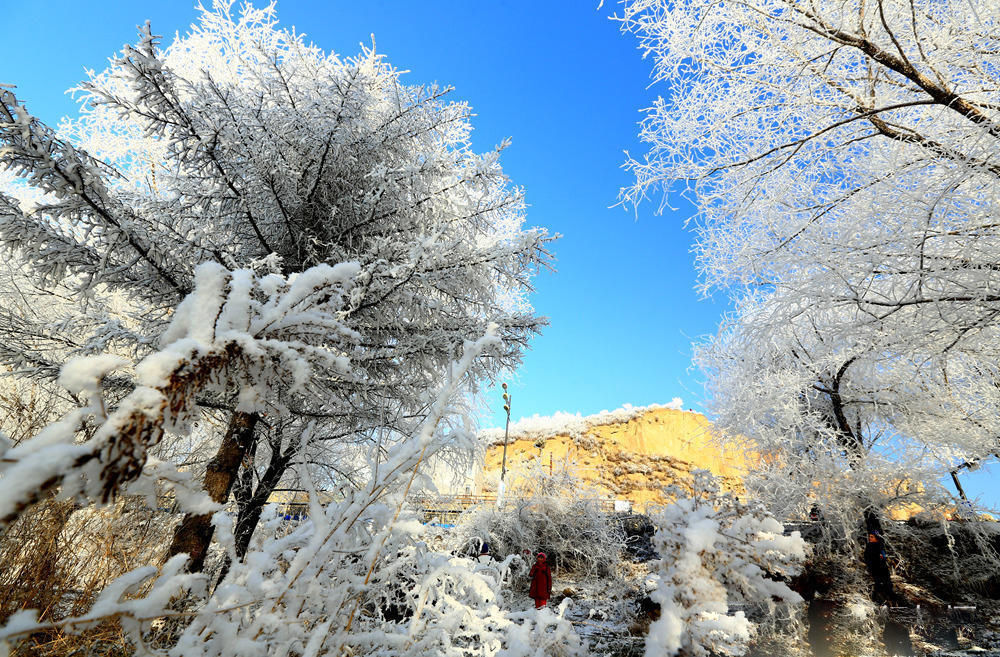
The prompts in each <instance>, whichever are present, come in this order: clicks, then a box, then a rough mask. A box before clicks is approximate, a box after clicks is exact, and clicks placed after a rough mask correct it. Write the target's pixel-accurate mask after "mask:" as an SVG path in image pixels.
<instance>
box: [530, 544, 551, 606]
mask: <svg viewBox="0 0 1000 657" xmlns="http://www.w3.org/2000/svg"><path fill="white" fill-rule="evenodd" d="M528 577H530V578H531V588H529V589H528V596H529V597H531V599H532V600H534V601H535V609H541V608H542V607H544V606H545V604H546V603H547V602H548V601H549V597H550V596H551V595H552V572H551V571H550V570H549V564H548V562H546V561H545V553H544V552H539V553H538V558H537V559H535V565H534V566H532V567H531V572H529V573H528Z"/></svg>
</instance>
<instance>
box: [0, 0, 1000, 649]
mask: <svg viewBox="0 0 1000 657" xmlns="http://www.w3.org/2000/svg"><path fill="white" fill-rule="evenodd" d="M617 10H618V11H619V14H620V15H619V16H617V17H616V18H617V20H619V21H620V25H621V27H622V29H623V30H624V31H626V32H629V33H632V34H634V35H635V36H636V37H637V38H638V39H639V43H640V46H641V48H642V49H643V50H644V51H645V52H646V54H647V55H649V56H650V57H651V61H652V62H653V65H654V80H655V82H656V83H659V84H661V85H663V86H664V87H665V88H666V92H665V96H664V98H661V99H660V100H659V101H657V103H656V104H655V105H654V106H653V107H652V108H651V109H649V110H648V111H649V114H648V116H647V119H646V121H645V122H644V123H643V126H642V134H641V137H642V138H643V139H644V140H645V141H646V142H647V143H648V144H649V146H650V152H649V154H648V156H647V157H645V158H643V159H642V160H630V161H629V162H628V164H627V166H628V168H629V169H630V170H631V171H633V172H634V173H635V175H636V184H635V186H634V187H632V188H630V189H626V190H624V191H623V196H622V200H623V202H624V203H625V204H635V203H638V202H639V201H640V200H642V199H643V198H645V197H647V196H648V195H650V194H651V193H655V192H660V191H662V192H672V190H673V189H674V187H675V186H677V185H679V184H681V185H684V186H686V187H687V188H688V191H690V193H691V195H692V198H693V199H694V201H695V202H696V204H697V207H698V214H697V216H696V217H695V219H694V222H695V226H696V230H697V234H698V243H697V245H696V251H697V258H698V263H699V266H700V267H701V273H702V280H701V285H702V287H703V289H704V290H705V291H711V290H724V291H725V292H726V293H727V294H731V295H732V296H733V298H734V299H735V310H734V312H733V314H732V315H731V316H728V317H727V318H726V320H725V322H724V323H723V325H722V327H721V330H720V332H719V333H718V335H716V336H715V337H712V338H708V339H706V340H705V341H703V342H702V343H700V344H699V345H698V346H697V349H696V361H697V363H698V364H699V365H700V366H702V368H703V369H704V372H705V373H706V377H707V381H708V389H709V392H710V393H711V400H710V401H711V403H712V405H713V409H712V410H713V414H714V416H715V417H716V418H717V424H718V427H719V429H720V430H721V431H722V432H727V433H729V435H739V436H743V437H745V438H746V439H747V440H751V441H753V442H754V443H755V446H756V447H755V448H756V449H758V450H759V453H760V454H762V455H763V458H762V462H761V465H760V467H759V468H758V469H757V470H756V471H755V472H753V473H751V475H750V476H749V477H748V478H747V480H746V482H745V490H743V491H738V492H739V494H736V493H734V492H728V493H727V492H724V491H721V490H720V489H719V486H718V484H717V482H715V481H714V480H713V479H712V478H711V477H710V476H708V475H707V474H705V473H701V472H699V473H698V474H696V476H695V477H694V478H693V480H692V481H691V482H690V486H682V487H675V488H673V489H671V490H669V491H668V493H669V495H670V497H671V500H672V502H671V503H670V504H667V505H665V506H663V507H662V508H659V509H654V510H651V511H650V515H649V516H648V517H645V516H623V515H613V514H608V513H604V512H602V511H601V510H600V509H599V508H597V506H596V505H594V504H593V503H592V502H588V501H587V495H586V493H585V491H582V490H581V488H580V483H579V481H578V480H575V479H574V478H573V477H571V476H569V475H567V474H566V473H562V474H559V475H555V474H552V473H551V472H550V473H549V474H546V473H544V472H538V473H536V475H535V476H533V477H529V478H527V479H525V481H524V482H522V484H521V485H522V486H524V488H523V489H522V490H510V491H507V495H506V497H505V498H504V500H502V502H501V503H500V504H499V505H496V506H488V507H485V506H480V507H474V508H473V509H471V510H469V511H467V512H466V513H464V514H463V515H462V516H460V517H459V519H458V520H457V521H456V522H455V523H445V524H449V525H451V524H453V525H454V526H450V527H442V526H440V525H441V524H442V523H436V524H435V523H432V522H430V521H431V520H433V518H432V517H430V515H431V513H430V511H429V510H428V509H426V508H421V507H420V506H418V505H414V504H412V503H411V502H412V500H414V499H429V496H431V495H432V494H433V492H434V491H433V490H432V477H431V476H430V475H429V474H428V472H429V471H431V470H432V469H440V468H441V467H445V468H448V467H453V468H457V469H463V468H465V469H467V468H468V467H469V464H470V463H471V462H473V460H474V459H475V458H477V457H478V456H481V450H482V447H483V443H484V442H485V443H488V442H491V441H495V440H497V439H498V438H499V434H496V433H492V434H487V435H486V436H485V437H484V438H485V440H483V441H482V442H481V441H480V440H478V439H477V434H476V427H475V423H474V422H473V420H472V419H471V418H472V416H473V415H474V413H473V411H474V406H473V401H472V400H474V399H475V396H476V394H477V393H478V391H479V390H480V388H481V386H482V385H484V383H487V382H492V381H495V380H497V379H498V378H500V377H501V376H503V375H505V374H507V373H509V372H511V371H512V370H514V369H515V368H516V367H517V365H518V364H519V363H520V359H521V356H522V353H523V350H524V349H525V347H526V345H527V343H528V341H529V340H530V339H531V338H532V337H533V336H534V335H536V334H537V333H539V332H540V331H541V329H542V328H543V326H544V325H545V320H544V319H543V318H541V317H539V316H538V315H536V314H535V311H534V309H533V308H532V306H531V304H530V302H529V299H528V294H529V292H530V291H531V289H532V282H533V277H534V276H535V275H536V274H537V273H538V272H539V271H540V270H544V269H546V268H548V267H549V266H550V264H551V256H550V253H549V251H548V249H549V245H550V242H551V240H552V239H553V238H551V237H550V236H549V235H547V234H546V232H545V231H544V230H542V229H538V228H528V227H526V226H525V219H526V217H525V203H524V197H523V193H522V191H521V190H520V189H519V188H518V187H516V186H515V185H514V184H513V183H512V182H511V181H509V180H508V179H507V177H506V176H505V175H504V173H503V170H502V168H501V166H500V156H501V154H502V151H503V149H504V148H505V146H506V144H501V145H499V146H498V147H497V148H496V149H494V150H493V151H490V152H487V153H484V154H478V153H475V152H473V151H472V149H471V146H470V143H469V134H470V131H471V129H472V126H471V122H470V121H471V117H472V112H471V109H470V108H469V107H468V106H467V105H466V104H465V103H463V102H460V101H456V100H452V99H451V96H450V94H451V90H450V89H448V88H444V87H438V86H429V87H419V86H409V85H405V84H403V83H402V82H401V81H400V77H399V73H398V72H397V70H396V69H394V68H393V67H392V66H390V65H389V63H388V62H386V61H385V59H384V58H383V57H382V56H381V55H379V54H377V53H376V52H374V50H368V49H364V50H362V52H361V53H360V54H358V55H357V56H354V57H341V56H339V55H336V54H328V53H325V52H323V51H321V50H320V49H318V48H317V47H315V46H313V45H310V44H308V43H306V42H305V41H304V40H303V39H302V38H301V37H299V36H297V35H296V34H294V33H292V32H288V31H285V30H283V29H279V28H278V26H277V19H276V15H275V9H274V7H273V6H268V7H265V8H262V9H259V8H254V7H252V6H249V5H246V6H242V7H240V8H238V9H237V8H236V7H234V6H233V5H232V4H231V3H227V2H216V3H215V4H214V5H213V6H212V8H210V9H203V10H202V12H201V16H200V19H199V21H198V23H197V24H196V25H195V26H193V27H192V29H191V31H190V32H189V33H188V34H185V35H179V36H178V37H177V38H176V39H175V40H174V41H173V42H171V43H169V44H166V45H164V44H163V42H162V40H161V38H160V37H158V36H156V35H155V33H154V32H153V30H152V27H150V26H149V25H146V27H145V28H143V29H142V30H141V31H140V34H139V40H138V42H137V43H136V44H135V45H134V46H126V47H125V48H124V49H123V50H122V51H121V53H120V55H118V56H117V57H116V58H114V59H113V60H112V62H111V63H110V65H109V67H108V68H107V69H106V70H104V71H100V72H94V73H92V74H90V76H89V78H88V80H86V81H85V82H83V83H82V84H81V86H80V88H79V89H77V92H78V94H79V98H80V99H81V110H80V114H79V115H78V116H77V117H75V118H72V119H68V120H66V121H65V122H64V123H63V124H62V125H60V126H58V127H57V128H52V127H50V126H47V125H45V124H44V123H43V122H41V121H40V120H38V119H37V118H36V117H34V116H32V115H31V113H30V112H29V110H28V104H29V103H30V99H28V100H25V99H22V98H19V97H18V96H17V95H16V94H15V92H14V91H13V89H12V88H10V87H6V86H3V87H0V250H2V252H3V255H4V258H3V261H2V263H0V300H2V309H0V366H2V368H3V373H4V374H5V376H4V377H3V379H2V380H0V406H2V410H3V415H2V429H3V433H0V590H2V594H0V655H7V654H15V655H51V656H56V655H71V654H72V655H76V654H96V655H126V654H143V655H161V656H168V655H169V656H174V657H223V656H233V657H236V656H240V657H244V656H253V655H261V656H263V655H284V656H288V657H316V656H319V655H331V656H333V655H336V656H337V657H341V656H350V655H381V656H385V657H389V656H400V657H402V656H404V655H412V656H418V655H420V656H423V655H431V656H438V655H439V656H442V657H444V656H455V657H459V656H461V657H465V656H469V657H472V656H492V657H529V656H532V657H534V656H539V657H540V656H543V655H556V656H565V657H570V656H581V657H582V656H584V655H608V656H609V657H610V656H618V657H621V656H624V655H645V656H647V657H659V656H661V655H669V656H677V657H709V656H719V655H733V656H735V655H747V654H754V655H774V654H781V655H802V656H804V655H808V654H813V655H817V656H819V655H825V654H856V655H865V656H868V655H870V656H871V657H881V656H883V655H886V654H916V653H917V652H920V653H924V654H947V651H952V654H954V652H955V651H975V650H977V649H978V650H979V651H981V652H982V651H989V650H993V651H994V654H997V646H998V645H1000V641H998V640H997V638H998V637H1000V613H998V612H1000V608H998V606H997V605H996V604H995V603H994V600H995V599H998V598H1000V575H998V572H1000V570H998V566H1000V558H998V553H1000V531H998V529H997V525H996V523H995V522H993V521H992V520H990V519H988V518H987V517H986V516H984V515H982V512H981V510H979V509H976V508H974V506H973V505H971V504H969V503H968V501H967V500H964V499H962V495H961V492H960V491H959V494H957V495H956V494H953V493H951V492H950V490H949V489H948V488H947V486H946V485H945V484H943V483H942V482H943V481H952V479H950V478H948V477H951V476H952V475H954V476H955V477H956V479H954V480H955V481H957V477H958V475H959V474H960V473H961V472H962V471H964V470H965V469H968V468H974V467H976V465H977V464H979V463H981V462H983V461H984V460H985V459H989V458H992V457H994V456H995V455H996V453H997V445H996V436H997V435H1000V425H998V421H1000V420H998V418H1000V413H998V412H997V410H998V409H1000V385H998V382H1000V369H998V363H1000V353H998V351H997V345H998V344H1000V340H998V339H997V338H998V335H997V326H998V324H997V322H996V317H997V316H998V315H1000V297H998V296H997V293H996V290H997V289H998V288H1000V281H998V279H997V272H998V271H1000V266H998V264H997V262H996V258H995V254H996V253H997V252H998V250H1000V249H998V246H1000V242H998V240H1000V233H998V232H997V230H998V229H997V226H998V225H1000V224H998V222H997V221H996V214H997V208H996V207H995V206H996V198H995V190H996V189H997V178H998V176H1000V169H998V167H997V165H996V164H995V163H994V162H993V153H994V151H995V149H996V143H995V142H996V140H997V139H1000V109H998V108H1000V102H998V101H997V99H996V88H997V86H996V85H997V80H996V77H997V70H998V69H1000V66H998V65H1000V60H998V53H1000V35H998V22H1000V9H998V6H997V5H996V4H995V3H993V2H989V1H987V0H968V1H965V0H963V1H962V2H957V1H956V2H940V1H938V0H906V1H904V0H877V1H875V2H870V1H866V0H804V1H800V0H747V1H744V2H728V1H723V2H717V1H716V0H676V1H675V0H627V1H626V2H623V3H621V5H620V6H619V7H617ZM961 35H966V36H967V38H963V37H962V36H961ZM663 202H664V203H666V202H667V201H666V196H664V200H663ZM666 407H667V408H673V409H677V410H680V409H681V401H680V400H679V399H675V400H674V401H672V402H671V403H670V404H668V405H667V406H666ZM644 410H646V409H643V408H633V407H625V408H622V409H619V410H616V411H613V412H610V413H609V412H605V413H601V414H599V415H596V416H590V417H581V416H579V415H568V414H562V415H557V416H555V417H553V418H548V419H544V420H543V419H540V418H529V419H527V420H523V421H521V422H518V423H516V424H515V425H514V426H513V427H512V430H513V433H514V435H515V436H534V435H542V434H548V433H556V432H561V433H568V434H570V435H575V434H583V433H585V432H586V430H587V429H588V427H592V426H594V425H598V424H606V423H609V422H623V421H627V420H628V419H630V418H632V417H634V416H635V415H637V414H639V413H641V412H643V411H644ZM442 464H444V465H443V466H442ZM636 467H637V468H639V469H638V470H637V471H641V464H640V465H638V466H636ZM946 478H948V479H946ZM289 489H291V490H294V491H297V492H299V493H301V496H300V497H299V498H297V499H296V500H293V501H294V502H295V508H294V510H293V509H292V507H291V506H289V505H284V506H278V505H274V504H268V500H269V499H272V498H273V496H274V495H275V494H276V493H282V492H288V490H289ZM418 493H419V497H418V495H417V494H418ZM902 518H907V520H906V521H905V522H904V521H902V520H901V519H902ZM485 545H488V546H490V549H489V552H488V554H486V555H484V554H482V553H483V552H484V550H483V547H484V546H485ZM526 551H527V553H526ZM537 551H544V552H547V553H548V554H549V555H550V556H551V560H552V565H553V569H554V575H555V579H556V584H555V586H554V588H553V592H552V599H551V601H550V603H549V605H548V607H545V608H542V609H537V610H536V609H534V608H533V607H532V605H531V603H530V602H528V600H527V597H526V595H525V591H526V588H527V583H526V573H527V572H528V571H527V568H528V566H529V565H530V564H529V563H527V561H528V560H530V558H531V555H532V554H533V553H535V552H537ZM984 646H985V647H984Z"/></svg>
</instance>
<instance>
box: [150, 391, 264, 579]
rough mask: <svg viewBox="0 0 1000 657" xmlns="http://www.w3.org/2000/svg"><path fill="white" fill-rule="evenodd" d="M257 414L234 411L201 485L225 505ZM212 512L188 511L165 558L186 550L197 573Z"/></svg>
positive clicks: (209, 540)
mask: <svg viewBox="0 0 1000 657" xmlns="http://www.w3.org/2000/svg"><path fill="white" fill-rule="evenodd" d="M259 420H260V416H258V415H257V414H256V413H245V412H242V411H236V412H235V413H233V416H232V418H231V419H230V420H229V428H228V429H227V430H226V435H225V436H223V438H222V444H221V445H219V451H218V452H216V454H215V456H214V457H213V458H212V460H211V461H209V462H208V468H207V469H206V470H205V479H204V488H205V492H206V493H208V495H209V497H211V498H212V500H213V501H215V502H218V503H220V504H225V503H226V502H227V501H228V500H229V494H230V492H231V491H232V489H233V484H234V483H235V482H236V475H237V474H238V472H239V469H240V466H241V465H242V464H243V459H244V457H245V456H246V455H247V454H248V453H249V452H250V449H251V447H252V445H253V440H254V429H255V428H256V427H257V422H258V421H259ZM214 531H215V528H214V527H213V526H212V514H210V513H202V514H192V513H187V514H185V515H184V518H183V519H182V520H181V523H180V524H179V525H178V526H177V528H176V529H174V537H173V540H172V541H171V543H170V548H169V549H168V550H167V555H166V557H165V558H164V560H166V559H169V558H170V557H172V556H174V555H176V554H180V553H182V552H185V553H187V554H188V555H189V556H190V557H191V561H190V563H189V564H188V570H190V571H191V572H199V571H201V570H202V568H204V566H205V555H206V554H207V553H208V547H209V545H211V543H212V534H213V533H214Z"/></svg>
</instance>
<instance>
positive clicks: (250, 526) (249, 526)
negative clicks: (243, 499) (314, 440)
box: [236, 445, 295, 559]
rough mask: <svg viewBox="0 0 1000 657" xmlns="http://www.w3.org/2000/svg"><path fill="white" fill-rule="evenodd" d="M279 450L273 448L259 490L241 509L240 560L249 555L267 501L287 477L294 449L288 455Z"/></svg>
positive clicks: (237, 532) (238, 545) (238, 553)
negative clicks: (251, 541) (251, 542)
mask: <svg viewBox="0 0 1000 657" xmlns="http://www.w3.org/2000/svg"><path fill="white" fill-rule="evenodd" d="M279 448H280V445H276V446H274V447H273V450H272V452H271V462H270V463H269V464H268V466H267V470H265V471H264V474H263V475H261V478H260V482H259V483H258V484H257V489H256V490H255V491H254V492H253V496H252V497H250V498H249V499H248V500H247V503H246V504H245V505H242V506H241V507H240V510H239V515H238V516H237V518H236V556H237V557H238V558H239V559H242V558H243V556H244V555H245V554H246V553H247V549H248V548H249V547H250V539H251V538H252V537H253V532H254V530H255V529H256V528H257V523H258V522H260V515H261V513H262V512H263V510H264V505H265V504H267V500H268V498H269V497H271V493H273V492H274V489H275V488H277V487H278V483H279V482H280V481H281V478H282V477H283V476H284V475H285V470H287V469H288V464H289V462H291V460H292V456H293V455H294V453H295V450H294V449H289V450H288V452H287V453H285V454H282V453H281V451H280V449H279Z"/></svg>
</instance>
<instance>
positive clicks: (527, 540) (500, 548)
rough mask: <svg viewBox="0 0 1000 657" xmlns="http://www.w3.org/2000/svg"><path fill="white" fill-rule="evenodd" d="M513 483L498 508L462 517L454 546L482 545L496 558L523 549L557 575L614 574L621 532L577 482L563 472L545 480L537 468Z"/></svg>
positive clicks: (621, 544) (621, 543) (481, 509)
mask: <svg viewBox="0 0 1000 657" xmlns="http://www.w3.org/2000/svg"><path fill="white" fill-rule="evenodd" d="M514 481H515V483H514V485H512V486H511V487H510V488H509V489H507V490H506V492H505V495H504V498H503V500H502V501H501V503H500V504H499V505H498V506H492V505H491V506H478V507H473V508H472V509H470V510H469V511H467V512H466V513H465V514H463V516H462V517H461V518H460V519H459V522H458V527H457V528H456V531H455V534H454V537H455V538H454V539H453V540H454V541H455V546H454V547H456V548H458V549H461V548H463V547H465V546H468V545H478V543H479V542H480V541H486V542H488V543H489V544H490V551H491V553H492V554H493V555H494V556H495V557H496V558H498V559H503V558H505V557H506V556H508V555H520V554H521V552H522V551H523V550H529V551H531V552H532V554H535V553H538V552H545V553H546V554H547V555H548V558H549V563H551V564H552V565H553V566H554V568H555V570H556V572H557V573H558V572H561V571H567V572H573V573H575V574H578V575H580V576H585V577H587V576H601V577H607V576H614V575H615V574H616V572H617V567H618V564H619V562H620V561H621V554H622V550H623V549H624V548H625V533H624V531H623V530H622V528H621V525H620V524H619V523H616V522H614V521H613V520H612V519H611V518H610V517H609V515H608V514H607V513H606V512H604V511H602V509H601V508H600V506H599V504H598V503H597V500H596V499H594V498H591V497H588V496H587V493H586V489H585V488H584V486H583V483H582V482H581V481H580V480H579V479H578V478H576V477H574V476H572V474H570V473H566V472H562V473H559V472H557V473H555V474H551V475H550V474H549V473H548V472H547V471H546V470H545V469H544V468H542V467H536V468H535V469H534V471H533V472H531V473H530V474H528V475H524V474H521V475H519V476H518V477H516V478H514ZM529 565H530V564H529Z"/></svg>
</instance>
